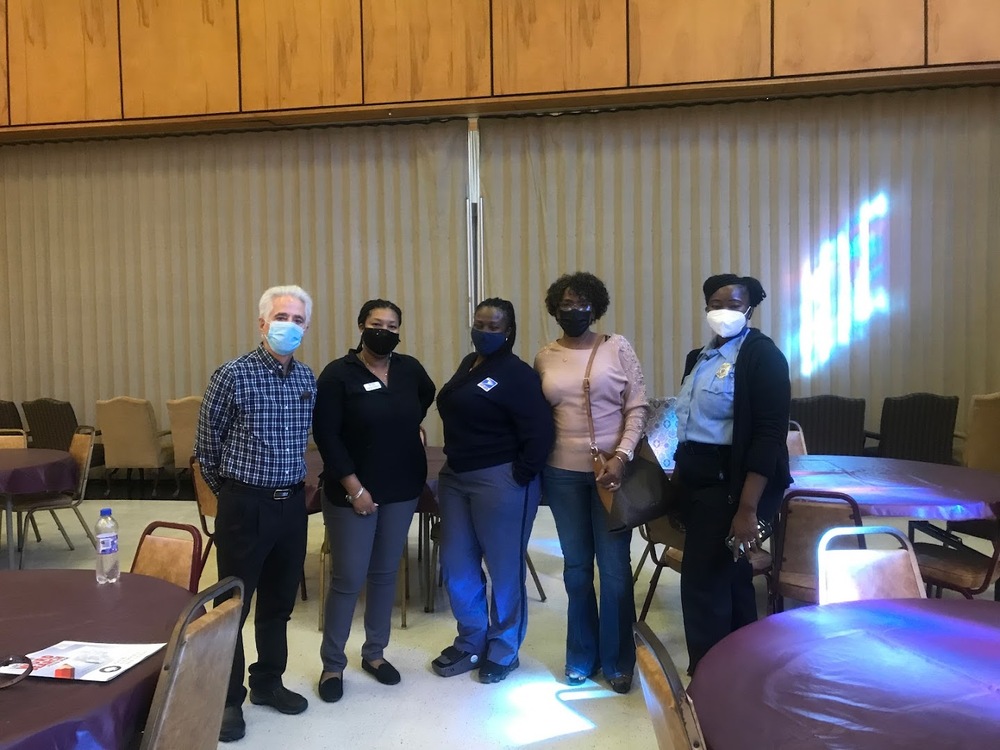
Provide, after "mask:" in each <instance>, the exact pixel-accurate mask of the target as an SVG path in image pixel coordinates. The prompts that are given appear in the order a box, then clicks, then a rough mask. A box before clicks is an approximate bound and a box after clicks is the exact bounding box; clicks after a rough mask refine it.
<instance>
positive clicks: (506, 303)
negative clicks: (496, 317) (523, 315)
mask: <svg viewBox="0 0 1000 750" xmlns="http://www.w3.org/2000/svg"><path fill="white" fill-rule="evenodd" d="M484 307H495V308H496V309H497V310H499V311H500V312H502V313H503V319H504V322H505V323H506V324H507V325H508V326H509V327H510V336H508V337H507V340H506V341H505V342H504V343H503V346H501V347H500V349H499V351H501V352H504V351H506V352H509V351H511V350H513V348H514V341H515V340H517V316H516V315H515V314H514V305H513V303H512V302H510V300H505V299H502V298H500V297H490V298H488V299H484V300H483V301H482V302H480V303H479V304H478V305H476V312H479V311H480V310H482V309H483V308H484Z"/></svg>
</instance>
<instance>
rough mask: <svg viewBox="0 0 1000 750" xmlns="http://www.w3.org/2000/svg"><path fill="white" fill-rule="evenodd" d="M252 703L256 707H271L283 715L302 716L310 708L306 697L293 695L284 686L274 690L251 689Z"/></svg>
mask: <svg viewBox="0 0 1000 750" xmlns="http://www.w3.org/2000/svg"><path fill="white" fill-rule="evenodd" d="M250 702H251V703H253V704H254V705H255V706H270V707H271V708H273V709H274V710H276V711H279V712H281V713H283V714H300V713H302V712H303V711H305V710H306V709H307V708H308V707H309V701H307V700H306V699H305V696H302V695H299V694H298V693H293V692H292V691H291V690H289V689H288V688H286V687H285V686H284V685H279V686H278V687H276V688H274V689H273V690H255V689H253V688H251V689H250Z"/></svg>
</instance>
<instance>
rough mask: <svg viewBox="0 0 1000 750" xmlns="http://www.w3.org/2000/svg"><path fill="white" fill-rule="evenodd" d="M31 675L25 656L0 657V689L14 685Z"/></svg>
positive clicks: (29, 665) (29, 664)
mask: <svg viewBox="0 0 1000 750" xmlns="http://www.w3.org/2000/svg"><path fill="white" fill-rule="evenodd" d="M29 674H31V659H29V658H28V657H27V656H0V689H3V688H6V687H10V686H11V685H16V684H17V683H19V682H20V681H21V680H23V679H24V678H25V677H27V676H28V675H29Z"/></svg>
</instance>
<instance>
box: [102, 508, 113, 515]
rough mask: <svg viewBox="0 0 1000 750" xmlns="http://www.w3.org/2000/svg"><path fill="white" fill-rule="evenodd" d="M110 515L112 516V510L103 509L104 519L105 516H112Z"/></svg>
mask: <svg viewBox="0 0 1000 750" xmlns="http://www.w3.org/2000/svg"><path fill="white" fill-rule="evenodd" d="M110 515H111V508H101V516H102V517H104V516H110Z"/></svg>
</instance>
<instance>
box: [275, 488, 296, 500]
mask: <svg viewBox="0 0 1000 750" xmlns="http://www.w3.org/2000/svg"><path fill="white" fill-rule="evenodd" d="M291 494H292V491H291V490H289V489H282V490H275V491H274V494H273V495H271V497H273V498H274V499H275V500H287V499H288V498H289V497H290V496H291Z"/></svg>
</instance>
